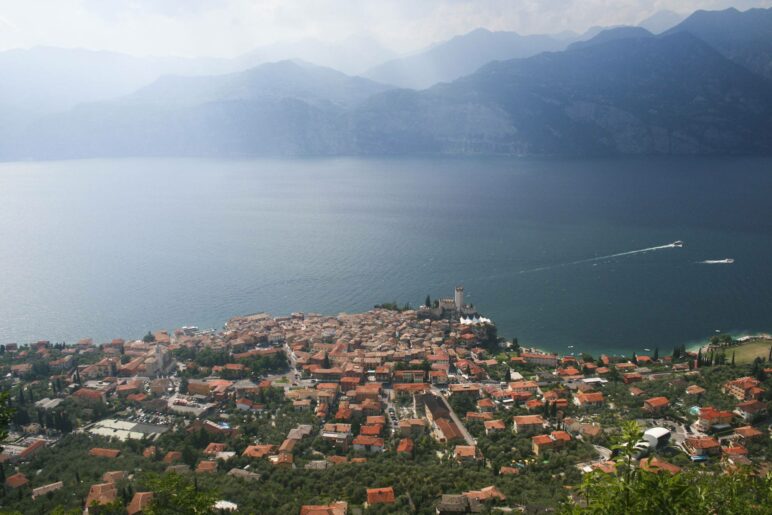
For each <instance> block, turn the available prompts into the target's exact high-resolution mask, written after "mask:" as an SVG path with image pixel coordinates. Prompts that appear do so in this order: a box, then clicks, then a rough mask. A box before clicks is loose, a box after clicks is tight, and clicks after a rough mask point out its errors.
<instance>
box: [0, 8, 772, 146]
mask: <svg viewBox="0 0 772 515" xmlns="http://www.w3.org/2000/svg"><path fill="white" fill-rule="evenodd" d="M758 11H759V13H758V17H759V18H758V20H761V22H759V21H758V20H755V19H751V18H749V17H748V16H747V15H746V14H747V12H746V13H739V12H737V11H733V10H728V11H721V12H718V13H708V14H703V13H700V12H698V13H695V14H694V15H693V16H691V17H689V18H687V19H686V20H684V21H683V22H682V23H681V24H679V25H678V26H676V27H674V28H673V29H671V30H668V31H666V32H664V33H663V34H661V35H658V36H655V35H653V34H651V33H650V32H648V31H647V30H645V29H643V28H641V27H616V28H612V29H606V30H601V31H598V32H597V34H595V35H594V37H593V38H591V39H589V40H587V41H582V42H579V43H574V44H572V45H571V46H570V47H569V48H568V49H567V50H563V51H547V52H540V53H537V54H536V55H532V56H530V57H527V58H516V59H509V60H494V61H492V62H488V63H487V64H485V65H483V66H482V67H480V68H479V69H477V70H476V71H474V72H473V73H469V74H467V75H465V76H463V77H460V78H457V79H455V80H453V81H450V82H441V83H439V84H436V85H434V86H432V87H430V88H427V89H423V90H413V89H397V88H392V87H391V86H389V85H386V84H382V83H378V82H376V81H372V80H369V79H367V78H362V77H354V76H349V75H345V74H343V73H341V72H337V71H334V70H331V69H329V68H324V67H320V66H315V65H311V64H308V63H304V62H299V61H282V62H278V63H270V64H263V65H259V66H256V67H254V68H250V69H248V70H245V71H240V72H235V73H229V74H220V75H211V76H210V75H207V76H197V77H190V76H164V77H161V78H159V79H157V80H155V81H154V82H153V83H152V84H149V85H147V86H144V87H141V88H140V89H138V90H137V91H135V92H133V93H131V94H128V95H125V96H122V97H120V98H117V99H111V100H105V101H101V102H91V103H85V104H81V105H78V106H77V107H75V108H73V109H70V110H68V111H66V112H61V113H57V114H53V115H48V116H45V117H43V118H40V119H39V120H38V121H36V122H35V123H33V124H31V125H29V124H28V125H27V126H26V127H25V125H24V124H23V123H19V120H20V116H21V115H20V114H19V113H18V112H17V111H14V110H13V109H10V110H5V111H3V110H2V109H0V122H3V124H4V125H3V126H2V127H1V128H0V135H2V136H3V138H0V158H2V159H27V158H31V159H40V158H52V159H53V158H72V157H114V156H258V155H273V156H301V155H377V154H395V155H396V154H447V155H476V154H488V155H489V154H502V155H613V154H641V155H644V154H742V153H747V154H751V153H764V154H768V153H772V81H770V80H769V78H767V76H766V74H765V73H764V72H765V70H766V69H767V68H766V66H767V64H768V63H767V61H766V59H767V56H768V55H772V54H768V45H769V44H770V43H772V35H769V37H767V28H768V27H767V25H766V23H767V22H766V21H764V20H769V18H768V16H770V13H772V9H768V10H758ZM724 18H725V19H726V23H721V20H722V19H724ZM706 20H707V21H706ZM770 23H772V22H770ZM738 30H739V31H742V32H744V33H743V34H737V31H738ZM491 34H495V33H490V32H487V35H486V31H478V33H477V35H478V36H482V37H483V39H485V40H486V41H487V40H488V39H487V38H488V36H489V35H491ZM467 36H469V35H467ZM569 41H570V39H563V40H562V41H561V44H562V45H566V44H568V42H569ZM465 45H466V44H465ZM472 46H473V45H472ZM436 48H437V49H440V50H442V52H444V51H446V49H447V47H444V49H443V46H442V45H440V46H438V47H436ZM466 48H469V46H468V45H466Z"/></svg>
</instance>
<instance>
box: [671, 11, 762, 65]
mask: <svg viewBox="0 0 772 515" xmlns="http://www.w3.org/2000/svg"><path fill="white" fill-rule="evenodd" d="M676 32H689V33H691V34H693V35H695V36H697V37H698V38H700V39H701V40H703V41H705V42H706V43H707V44H709V45H710V46H712V47H713V48H715V49H716V50H718V51H719V52H721V53H722V54H723V55H724V56H726V57H727V58H729V59H731V60H732V61H735V62H736V63H739V64H741V65H743V66H745V67H746V68H748V69H749V70H752V71H754V72H756V73H758V74H760V75H763V76H764V77H766V78H768V79H772V8H769V9H749V10H747V11H743V12H741V11H738V10H737V9H734V8H731V9H726V10H724V11H696V12H695V13H693V14H692V15H691V16H689V17H688V18H686V19H685V20H684V21H683V22H681V23H679V24H678V25H676V26H675V27H673V28H672V29H670V30H668V31H667V32H666V34H673V33H676Z"/></svg>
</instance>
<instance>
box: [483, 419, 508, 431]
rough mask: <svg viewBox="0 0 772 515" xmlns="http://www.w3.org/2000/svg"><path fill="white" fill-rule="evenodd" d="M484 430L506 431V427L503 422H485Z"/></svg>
mask: <svg viewBox="0 0 772 515" xmlns="http://www.w3.org/2000/svg"><path fill="white" fill-rule="evenodd" d="M484 425H485V429H506V428H507V426H506V424H505V423H504V421H503V420H486V421H485V422H484Z"/></svg>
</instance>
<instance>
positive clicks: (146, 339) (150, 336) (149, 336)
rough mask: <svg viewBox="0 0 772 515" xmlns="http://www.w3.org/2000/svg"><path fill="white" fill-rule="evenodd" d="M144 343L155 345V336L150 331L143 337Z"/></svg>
mask: <svg viewBox="0 0 772 515" xmlns="http://www.w3.org/2000/svg"><path fill="white" fill-rule="evenodd" d="M142 341H143V342H145V343H153V342H154V341H155V336H153V333H151V332H150V331H148V332H147V334H146V335H145V336H143V337H142Z"/></svg>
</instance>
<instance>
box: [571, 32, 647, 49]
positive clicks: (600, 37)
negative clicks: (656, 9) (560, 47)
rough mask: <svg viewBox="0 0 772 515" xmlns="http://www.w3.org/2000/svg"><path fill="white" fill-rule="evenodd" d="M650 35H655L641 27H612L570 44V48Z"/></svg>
mask: <svg viewBox="0 0 772 515" xmlns="http://www.w3.org/2000/svg"><path fill="white" fill-rule="evenodd" d="M650 37H653V34H652V33H651V32H649V31H648V30H646V29H644V28H641V27H614V28H611V29H605V30H602V31H600V32H599V33H598V34H596V35H595V36H593V37H592V38H590V39H588V40H585V41H577V42H576V43H571V44H570V45H569V46H568V50H578V49H580V48H588V47H591V46H594V45H600V44H603V43H608V42H609V41H617V40H620V39H638V38H650Z"/></svg>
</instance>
